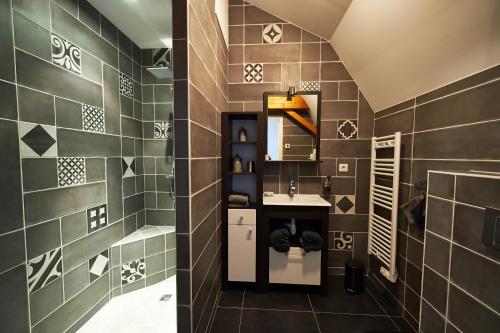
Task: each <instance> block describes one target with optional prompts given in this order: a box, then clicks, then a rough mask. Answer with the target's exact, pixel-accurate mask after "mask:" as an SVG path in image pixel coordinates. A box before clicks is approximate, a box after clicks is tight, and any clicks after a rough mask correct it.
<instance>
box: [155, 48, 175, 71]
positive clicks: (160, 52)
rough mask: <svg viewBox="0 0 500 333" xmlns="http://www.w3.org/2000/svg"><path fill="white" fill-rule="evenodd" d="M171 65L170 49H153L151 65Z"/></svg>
mask: <svg viewBox="0 0 500 333" xmlns="http://www.w3.org/2000/svg"><path fill="white" fill-rule="evenodd" d="M171 65H172V49H170V48H163V49H153V66H154V67H167V66H171Z"/></svg>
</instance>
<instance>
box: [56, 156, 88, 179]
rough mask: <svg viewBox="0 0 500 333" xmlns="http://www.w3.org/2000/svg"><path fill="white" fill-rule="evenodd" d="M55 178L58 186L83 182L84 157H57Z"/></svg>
mask: <svg viewBox="0 0 500 333" xmlns="http://www.w3.org/2000/svg"><path fill="white" fill-rule="evenodd" d="M57 178H58V181H59V186H68V185H75V184H85V159H84V158H83V157H59V158H58V159H57Z"/></svg>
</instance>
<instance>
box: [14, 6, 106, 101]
mask: <svg viewBox="0 0 500 333" xmlns="http://www.w3.org/2000/svg"><path fill="white" fill-rule="evenodd" d="M53 7H57V6H53ZM16 64H17V67H16V68H17V80H18V82H19V83H20V84H22V85H25V86H27V87H30V88H35V89H37V90H41V91H45V92H48V93H50V94H54V95H57V96H61V97H66V98H69V99H72V100H75V101H79V102H83V103H86V104H89V105H94V106H99V107H100V106H102V89H101V86H99V85H97V84H95V83H92V82H90V81H87V80H85V79H83V78H81V77H79V76H77V75H75V74H72V73H71V72H69V71H67V70H65V69H63V68H61V67H59V66H56V65H53V64H51V63H48V62H45V61H43V60H41V59H38V58H35V57H33V56H31V55H29V54H27V53H25V52H23V51H19V50H18V51H16Z"/></svg>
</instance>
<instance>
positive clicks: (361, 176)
mask: <svg viewBox="0 0 500 333" xmlns="http://www.w3.org/2000/svg"><path fill="white" fill-rule="evenodd" d="M229 25H230V26H229V44H230V45H229V65H228V66H229V67H228V78H229V87H228V91H229V92H228V93H229V101H230V103H229V110H230V111H262V99H263V96H262V94H263V93H264V92H270V91H286V90H288V86H289V84H294V85H296V86H297V87H298V89H299V90H303V91H317V90H318V89H319V90H321V94H322V103H321V124H320V126H321V160H322V162H321V163H314V162H312V163H311V162H300V163H297V162H281V163H272V164H266V170H265V175H264V190H265V191H273V192H275V193H287V191H288V183H289V181H290V179H294V181H295V183H296V186H297V191H298V193H304V194H322V195H325V196H326V197H327V198H329V200H330V201H331V203H332V208H331V211H330V241H329V245H330V250H329V255H328V261H329V262H328V266H329V271H330V273H331V274H343V272H344V270H343V267H344V263H345V261H346V260H348V259H353V258H354V259H357V260H359V261H361V262H364V263H365V264H366V263H367V255H366V246H367V227H368V216H367V214H368V183H369V167H370V160H369V158H370V138H371V137H372V135H373V111H372V109H371V108H370V106H369V105H368V103H367V102H366V100H365V98H364V97H363V94H362V93H361V92H360V91H359V89H358V87H357V85H356V83H355V82H354V81H353V79H352V78H351V76H350V75H349V72H348V71H347V70H346V68H345V67H344V64H343V63H342V60H341V59H340V58H339V56H338V55H337V54H336V52H335V50H334V49H333V48H332V46H331V45H330V43H329V42H328V41H326V40H324V39H322V38H320V37H317V36H315V35H313V34H311V33H309V32H307V31H305V30H303V29H300V28H299V27H297V26H295V25H293V24H290V23H288V22H285V21H283V20H281V19H279V18H277V17H275V16H273V15H271V14H269V13H267V12H265V11H263V10H261V9H259V8H257V7H255V6H252V5H249V4H247V3H246V2H244V1H239V0H234V1H230V6H229ZM340 164H347V166H348V171H347V172H340V171H339V165H340ZM326 176H332V182H333V184H332V190H331V192H324V190H323V181H324V180H325V178H326Z"/></svg>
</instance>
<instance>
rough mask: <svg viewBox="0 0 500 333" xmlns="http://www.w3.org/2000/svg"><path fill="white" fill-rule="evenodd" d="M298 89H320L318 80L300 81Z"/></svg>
mask: <svg viewBox="0 0 500 333" xmlns="http://www.w3.org/2000/svg"><path fill="white" fill-rule="evenodd" d="M299 90H300V91H320V83H319V81H300V89H299Z"/></svg>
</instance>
